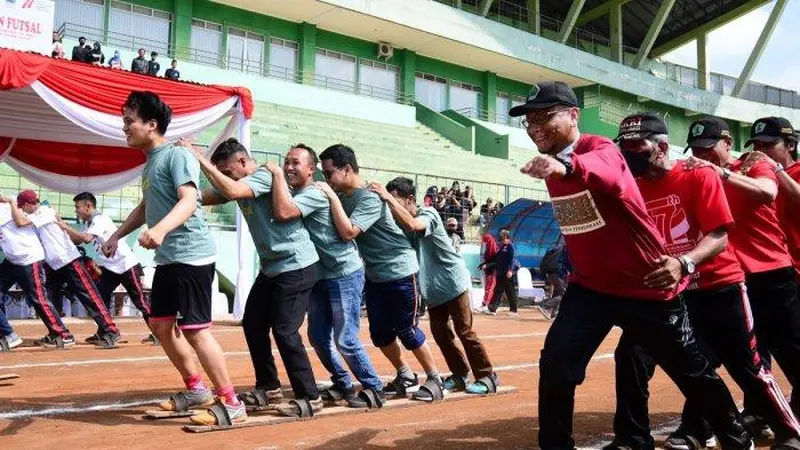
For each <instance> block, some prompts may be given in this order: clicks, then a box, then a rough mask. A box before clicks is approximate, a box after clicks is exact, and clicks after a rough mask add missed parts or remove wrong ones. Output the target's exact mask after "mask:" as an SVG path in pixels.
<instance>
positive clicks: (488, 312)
mask: <svg viewBox="0 0 800 450" xmlns="http://www.w3.org/2000/svg"><path fill="white" fill-rule="evenodd" d="M481 313H482V314H486V315H487V316H496V315H497V313H496V312H494V311H492V310H490V309H489V308H483V309H482V310H481Z"/></svg>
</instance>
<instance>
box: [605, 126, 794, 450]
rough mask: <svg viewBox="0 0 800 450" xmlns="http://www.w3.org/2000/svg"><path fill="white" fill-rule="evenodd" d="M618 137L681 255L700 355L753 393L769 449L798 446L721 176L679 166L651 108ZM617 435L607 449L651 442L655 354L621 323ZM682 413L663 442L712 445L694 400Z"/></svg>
mask: <svg viewBox="0 0 800 450" xmlns="http://www.w3.org/2000/svg"><path fill="white" fill-rule="evenodd" d="M617 142H618V143H619V145H620V147H621V149H622V155H623V157H624V158H625V160H626V161H627V163H628V167H629V168H630V169H631V172H632V173H633V176H634V177H636V182H637V184H638V185H639V190H640V192H641V193H642V197H643V198H644V201H645V205H646V206H647V212H648V213H649V214H650V216H651V217H652V218H653V220H654V221H655V223H656V227H658V228H659V229H660V231H661V235H662V236H664V239H665V240H666V248H667V251H668V252H669V253H670V255H671V256H674V257H676V258H678V259H680V260H681V263H682V265H683V273H684V274H685V275H687V276H688V277H689V280H690V285H689V288H688V290H687V291H684V293H683V298H684V300H685V302H686V308H687V310H688V311H689V320H690V322H691V324H692V327H693V328H694V329H695V331H696V333H697V338H698V339H699V340H700V341H701V348H704V349H708V350H710V352H707V355H706V357H708V358H709V360H712V361H713V362H714V363H716V364H715V366H716V365H718V364H719V363H721V364H724V365H725V368H726V369H727V371H728V373H729V374H730V375H731V377H733V379H734V381H736V384H738V385H739V387H740V388H741V389H742V391H744V392H745V393H746V395H748V396H749V397H750V398H751V399H752V400H753V405H754V406H753V412H754V413H756V414H758V415H759V416H761V417H764V418H765V419H766V421H767V423H769V425H770V426H771V427H772V429H773V430H774V431H775V433H776V441H775V446H774V448H780V449H800V439H799V438H798V437H799V436H800V423H798V422H797V419H795V417H794V414H793V413H792V411H791V408H790V407H789V404H788V402H786V399H785V398H784V396H783V393H782V392H781V391H780V388H779V387H778V383H777V382H776V381H775V379H774V378H773V376H772V374H771V373H770V371H769V368H768V367H765V366H764V365H763V364H762V360H761V358H760V357H759V354H758V353H757V351H756V349H755V347H753V346H751V343H752V342H754V341H755V339H756V337H755V332H754V330H753V318H752V315H751V314H750V303H749V301H748V299H747V290H746V288H745V285H744V280H745V274H744V271H743V270H742V268H741V266H740V265H739V261H738V260H737V259H736V255H735V254H734V251H733V248H732V247H730V246H728V245H727V243H728V230H729V229H731V228H733V224H734V221H733V216H732V215H731V211H730V208H729V207H728V200H727V198H726V197H725V191H724V188H723V186H722V180H721V179H720V177H719V176H717V174H716V172H715V171H714V170H713V169H712V168H710V167H702V168H698V169H695V170H687V169H686V168H685V167H684V163H683V162H682V161H670V159H669V148H670V146H669V138H668V136H667V125H666V123H664V121H663V120H662V119H661V117H659V116H657V115H654V114H635V115H632V116H628V117H626V118H625V119H624V120H623V121H622V123H621V125H620V129H619V135H618V136H617ZM615 362H616V373H617V377H616V390H617V413H616V415H615V417H614V432H615V435H616V438H615V439H614V444H613V445H611V446H609V447H608V448H609V449H618V448H623V447H625V446H627V447H631V448H639V449H653V448H654V442H653V439H652V437H651V436H650V429H649V423H648V420H647V398H648V393H647V382H648V381H649V378H650V377H652V376H653V371H654V370H655V363H654V362H653V360H652V358H650V357H649V356H648V355H647V354H646V353H645V352H643V351H642V349H641V348H639V346H637V345H633V344H632V343H631V342H630V339H628V335H627V332H626V333H624V334H623V335H622V338H621V339H620V342H619V345H618V346H617V350H616V352H615ZM683 419H684V420H683V421H682V423H681V425H680V426H679V427H678V429H677V430H676V431H675V432H673V433H672V434H671V435H670V436H669V437H668V438H667V441H666V442H665V443H664V447H665V448H668V449H673V450H691V449H697V448H703V447H713V446H714V440H713V435H712V434H711V430H710V429H708V426H707V425H706V424H705V421H704V420H703V419H702V416H701V415H700V413H699V408H698V405H695V404H692V402H689V401H687V402H686V404H685V406H684V409H683Z"/></svg>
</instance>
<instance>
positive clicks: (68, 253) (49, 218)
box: [28, 206, 81, 270]
mask: <svg viewBox="0 0 800 450" xmlns="http://www.w3.org/2000/svg"><path fill="white" fill-rule="evenodd" d="M28 219H29V220H30V221H31V222H33V226H35V227H36V230H37V231H38V232H39V239H40V240H41V241H42V246H44V260H45V261H47V264H48V265H49V266H50V267H52V268H53V270H58V269H60V268H62V267H64V266H66V265H67V264H69V263H71V262H72V261H75V260H76V259H78V258H80V257H81V254H80V252H79V251H78V247H76V246H75V244H73V243H72V239H70V238H69V235H68V234H67V232H66V231H64V230H62V229H61V227H60V226H58V223H57V222H56V212H55V210H54V209H52V208H50V207H49V206H40V207H39V209H37V210H36V212H35V213H33V214H28Z"/></svg>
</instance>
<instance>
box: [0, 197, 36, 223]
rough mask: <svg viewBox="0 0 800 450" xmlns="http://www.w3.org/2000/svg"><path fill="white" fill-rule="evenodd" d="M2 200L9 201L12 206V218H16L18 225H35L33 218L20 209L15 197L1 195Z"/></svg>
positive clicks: (15, 221)
mask: <svg viewBox="0 0 800 450" xmlns="http://www.w3.org/2000/svg"><path fill="white" fill-rule="evenodd" d="M0 202H3V203H8V205H9V206H10V207H11V218H12V219H14V223H15V224H17V226H18V227H28V226H31V225H33V222H31V219H29V218H28V216H26V215H25V212H24V211H22V210H21V209H19V207H18V206H17V202H15V201H14V200H13V199H11V198H8V197H0Z"/></svg>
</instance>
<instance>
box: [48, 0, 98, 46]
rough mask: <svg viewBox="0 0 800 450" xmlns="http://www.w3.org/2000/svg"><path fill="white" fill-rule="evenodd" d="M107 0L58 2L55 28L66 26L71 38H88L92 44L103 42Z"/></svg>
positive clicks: (67, 34)
mask: <svg viewBox="0 0 800 450" xmlns="http://www.w3.org/2000/svg"><path fill="white" fill-rule="evenodd" d="M104 5H105V0H59V1H57V2H56V9H55V15H54V23H53V28H54V29H55V30H58V29H59V28H61V26H64V34H65V35H66V36H67V37H70V38H73V39H75V38H78V37H81V36H84V37H86V39H87V40H88V41H90V42H93V41H102V40H103V22H104V17H105V12H104V11H105V8H104Z"/></svg>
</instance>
